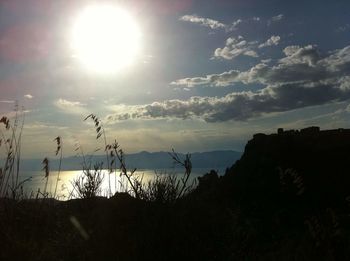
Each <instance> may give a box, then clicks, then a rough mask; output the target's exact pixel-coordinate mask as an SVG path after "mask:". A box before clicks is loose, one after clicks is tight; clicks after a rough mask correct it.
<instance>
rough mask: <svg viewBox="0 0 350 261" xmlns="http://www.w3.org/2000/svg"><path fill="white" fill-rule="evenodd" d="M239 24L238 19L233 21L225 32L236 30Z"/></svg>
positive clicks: (239, 20)
mask: <svg viewBox="0 0 350 261" xmlns="http://www.w3.org/2000/svg"><path fill="white" fill-rule="evenodd" d="M241 23H243V20H242V19H238V20H236V21H234V22H233V23H232V24H231V25H230V26H227V27H226V29H227V31H229V32H230V31H236V30H237V29H238V25H240V24H241Z"/></svg>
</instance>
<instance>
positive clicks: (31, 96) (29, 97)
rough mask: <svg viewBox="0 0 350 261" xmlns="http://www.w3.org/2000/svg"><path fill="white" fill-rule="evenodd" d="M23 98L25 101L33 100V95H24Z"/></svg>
mask: <svg viewBox="0 0 350 261" xmlns="http://www.w3.org/2000/svg"><path fill="white" fill-rule="evenodd" d="M24 98H27V99H33V98H34V96H33V95H31V94H26V95H24Z"/></svg>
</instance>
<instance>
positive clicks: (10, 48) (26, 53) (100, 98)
mask: <svg viewBox="0 0 350 261" xmlns="http://www.w3.org/2000/svg"><path fill="white" fill-rule="evenodd" d="M96 5H108V6H116V7H118V8H120V9H122V10H125V12H127V13H128V14H129V15H130V17H132V19H133V21H134V22H135V24H137V25H138V28H139V32H140V37H139V38H138V39H137V42H130V43H129V45H130V46H136V45H137V46H138V48H139V51H138V53H137V55H136V56H135V57H134V58H133V61H132V62H131V63H130V64H128V65H126V66H125V67H123V68H121V69H120V70H118V71H116V72H112V73H111V72H109V73H101V72H95V71H92V70H90V69H87V68H86V67H84V66H83V64H81V62H79V61H77V57H76V55H75V54H74V50H72V44H71V42H72V33H71V32H72V28H73V27H74V24H75V21H76V20H77V18H78V17H79V14H80V13H81V12H82V10H84V8H87V7H88V6H96ZM121 24H122V26H121V27H123V26H124V25H123V24H124V23H121ZM125 26H126V27H125V28H126V30H128V27H127V25H125ZM101 30H102V28H101ZM117 33H118V32H117ZM111 34H113V32H111ZM119 48H121V47H119ZM133 48H134V47H133ZM119 51H120V52H121V53H128V52H129V51H130V52H131V51H132V50H129V49H128V48H127V47H125V49H123V50H119ZM349 99H350V2H349V1H341V0H339V1H335V0H333V1H313V0H309V1H298V0H294V1H288V0H264V1H258V0H229V1H226V0H217V1H207V0H201V1H199V0H197V1H196V0H130V1H121V0H120V1H80V0H76V1H69V0H1V1H0V116H4V115H5V116H7V117H10V118H11V119H12V120H13V117H14V112H13V110H14V107H15V104H16V103H17V104H18V105H19V107H20V108H22V107H23V110H24V115H25V123H24V128H23V137H22V155H23V157H25V158H38V157H44V156H50V155H54V152H55V142H54V138H55V137H57V136H60V137H61V138H62V142H63V149H64V155H65V156H70V155H74V154H75V151H74V148H75V147H76V146H77V144H80V146H81V147H82V148H84V151H85V152H86V153H89V152H91V151H94V150H95V149H96V148H103V141H101V140H96V132H95V130H94V126H93V123H92V122H91V121H89V120H88V121H84V120H83V119H84V118H85V117H86V116H87V115H89V114H90V113H94V114H95V115H97V116H98V117H99V119H100V120H101V122H102V124H103V127H104V129H105V133H106V137H107V140H108V142H112V141H114V140H117V141H118V142H119V144H120V145H121V146H122V148H123V149H124V150H125V151H126V152H127V153H133V152H138V151H144V150H146V151H169V150H171V149H172V148H174V149H175V150H176V151H179V152H197V151H211V150H238V151H243V150H244V146H245V144H246V142H247V141H248V140H249V139H251V138H252V135H253V134H254V133H258V132H264V133H272V132H275V131H276V129H277V128H280V127H282V128H285V129H298V128H304V127H308V126H313V125H317V126H320V127H321V129H332V128H350V124H349V120H350V103H349ZM1 128H2V129H1V131H2V132H6V131H5V130H4V128H3V127H1Z"/></svg>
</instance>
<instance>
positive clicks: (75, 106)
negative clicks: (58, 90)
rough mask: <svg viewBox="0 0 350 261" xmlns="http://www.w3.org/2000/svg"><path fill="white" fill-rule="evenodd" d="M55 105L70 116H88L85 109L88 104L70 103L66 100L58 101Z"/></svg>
mask: <svg viewBox="0 0 350 261" xmlns="http://www.w3.org/2000/svg"><path fill="white" fill-rule="evenodd" d="M54 105H55V106H56V107H57V108H58V109H60V110H61V111H62V112H65V113H69V114H86V113H87V110H86V108H85V106H86V104H83V103H81V102H79V101H69V100H66V99H62V98H60V99H58V100H56V101H55V102H54Z"/></svg>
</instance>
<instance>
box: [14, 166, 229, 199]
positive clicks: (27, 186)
mask: <svg viewBox="0 0 350 261" xmlns="http://www.w3.org/2000/svg"><path fill="white" fill-rule="evenodd" d="M209 171H210V169H198V168H197V169H193V170H192V173H191V176H190V179H189V184H190V183H191V182H195V181H196V180H197V178H198V177H200V176H203V175H204V174H205V173H208V172H209ZM82 173H83V171H82V170H72V171H61V172H60V174H59V181H58V185H57V193H56V195H57V198H58V199H60V200H67V199H69V198H70V197H72V193H73V195H74V193H75V192H74V189H73V185H72V181H73V180H75V179H77V178H78V177H79V176H81V175H82ZM183 173H184V170H183V169H166V170H149V169H144V170H138V171H137V172H136V173H135V174H134V175H136V177H139V178H142V183H144V184H147V183H148V181H150V180H152V179H154V178H155V177H156V175H178V177H179V178H181V177H182V176H183ZM218 173H219V175H223V174H224V169H221V170H220V169H219V170H218ZM57 175H58V172H57V171H51V172H50V175H49V180H48V184H47V192H49V194H50V195H53V194H54V191H55V187H56V182H57ZM102 175H103V177H104V178H103V182H102V186H101V195H102V196H107V194H108V191H109V189H108V188H109V180H110V184H111V190H112V193H115V192H125V191H128V190H130V186H128V183H127V180H126V178H125V177H124V176H120V173H119V172H117V173H114V172H113V173H111V174H109V171H108V170H103V171H102ZM28 178H30V180H29V181H26V182H25V183H24V185H23V191H24V193H25V194H26V195H27V196H28V197H30V196H34V195H36V193H37V191H38V189H40V191H41V192H43V191H44V187H45V182H46V179H45V178H44V172H43V171H24V172H22V175H21V176H20V180H25V179H28Z"/></svg>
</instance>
